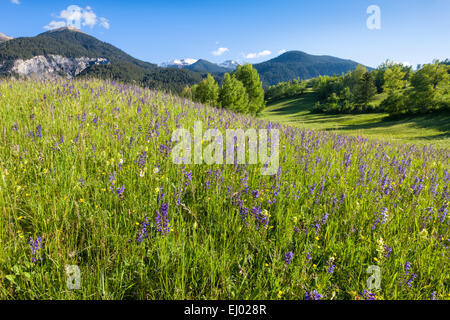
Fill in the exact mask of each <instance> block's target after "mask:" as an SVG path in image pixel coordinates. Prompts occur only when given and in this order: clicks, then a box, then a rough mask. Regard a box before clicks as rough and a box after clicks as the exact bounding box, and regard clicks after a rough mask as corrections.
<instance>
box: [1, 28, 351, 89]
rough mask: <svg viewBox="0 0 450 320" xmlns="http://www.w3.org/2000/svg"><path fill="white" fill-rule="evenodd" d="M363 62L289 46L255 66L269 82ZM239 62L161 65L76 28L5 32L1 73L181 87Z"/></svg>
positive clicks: (229, 69)
mask: <svg viewBox="0 0 450 320" xmlns="http://www.w3.org/2000/svg"><path fill="white" fill-rule="evenodd" d="M357 65H358V63H357V62H354V61H351V60H344V59H339V58H336V57H331V56H314V55H309V54H307V53H304V52H301V51H289V52H286V53H284V54H282V55H280V56H278V57H276V58H274V59H271V60H269V61H266V62H262V63H258V64H254V67H255V68H256V69H257V70H258V72H259V74H260V77H261V80H262V81H263V84H264V85H266V86H267V85H273V84H276V83H278V82H280V81H288V80H292V79H296V78H300V79H308V78H313V77H316V76H319V75H333V74H341V73H343V72H348V71H350V70H353V69H355V68H356V66H357ZM237 66H238V63H237V62H236V61H233V60H228V61H225V62H223V63H221V64H215V63H212V62H209V61H207V60H204V59H180V60H173V61H171V62H167V63H162V64H160V65H156V64H152V63H149V62H144V61H141V60H139V59H136V58H134V57H132V56H130V55H129V54H127V53H125V52H124V51H122V50H120V49H118V48H116V47H114V46H113V45H111V44H108V43H106V42H102V41H100V40H98V39H96V38H95V37H92V36H90V35H88V34H86V33H84V32H82V31H80V30H78V29H76V28H74V27H64V28H59V29H55V30H51V31H47V32H44V33H41V34H39V35H37V36H35V37H19V38H15V39H12V38H11V37H7V36H5V35H4V34H1V33H0V76H11V75H12V76H18V77H36V78H38V79H53V78H60V77H62V78H75V77H98V78H104V79H113V80H117V81H124V82H129V83H136V84H139V85H142V86H146V87H150V88H154V89H164V90H166V91H175V92H180V91H181V90H182V89H183V88H184V87H185V86H191V85H193V84H196V83H198V82H200V81H201V79H202V78H204V77H205V76H206V74H208V73H211V74H213V75H214V77H215V78H216V79H217V80H218V81H219V82H220V81H221V79H222V78H223V75H224V74H225V73H226V72H233V71H234V70H235V69H236V68H237Z"/></svg>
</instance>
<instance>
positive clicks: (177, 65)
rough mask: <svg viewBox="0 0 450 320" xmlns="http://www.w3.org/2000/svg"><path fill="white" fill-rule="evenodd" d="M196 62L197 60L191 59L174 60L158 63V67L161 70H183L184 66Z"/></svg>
mask: <svg viewBox="0 0 450 320" xmlns="http://www.w3.org/2000/svg"><path fill="white" fill-rule="evenodd" d="M197 61H198V59H191V58H186V59H175V60H172V61H168V62H163V63H160V64H159V66H160V67H163V68H183V67H186V66H190V65H192V64H194V63H196V62H197Z"/></svg>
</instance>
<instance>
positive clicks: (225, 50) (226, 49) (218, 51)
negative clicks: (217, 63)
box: [212, 48, 230, 56]
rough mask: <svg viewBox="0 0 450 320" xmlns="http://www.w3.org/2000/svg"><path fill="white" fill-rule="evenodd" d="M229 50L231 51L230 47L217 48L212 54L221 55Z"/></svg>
mask: <svg viewBox="0 0 450 320" xmlns="http://www.w3.org/2000/svg"><path fill="white" fill-rule="evenodd" d="M228 51H230V49H228V48H219V49H217V50H216V51H213V52H212V54H213V55H214V56H221V55H223V54H224V53H225V52H228Z"/></svg>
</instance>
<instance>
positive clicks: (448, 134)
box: [268, 92, 450, 139]
mask: <svg viewBox="0 0 450 320" xmlns="http://www.w3.org/2000/svg"><path fill="white" fill-rule="evenodd" d="M316 101H317V94H316V93H315V92H306V93H304V94H303V95H302V96H300V97H297V98H294V99H292V98H288V99H283V100H279V101H273V102H271V103H269V105H268V107H269V108H270V107H273V108H274V109H271V110H270V111H269V112H270V114H273V115H277V116H291V119H292V120H296V121H302V122H304V123H309V124H326V123H330V124H331V123H334V124H335V125H336V128H334V127H333V128H321V130H327V131H329V130H347V131H348V130H355V131H357V130H368V129H377V128H381V129H383V128H389V127H392V126H401V125H412V126H413V127H416V128H418V129H421V128H422V129H434V130H437V131H440V132H442V134H439V135H436V136H429V137H423V139H447V138H450V112H444V113H439V114H428V115H418V116H406V117H403V118H392V117H390V116H389V115H387V114H380V113H372V114H363V115H361V114H358V115H351V114H336V115H329V114H320V113H311V110H312V108H313V107H314V104H315V103H316ZM364 115H365V116H367V118H363V119H361V118H359V119H358V118H357V117H358V116H359V117H361V116H364ZM371 115H373V118H371ZM383 115H384V116H383ZM352 118H354V119H355V122H358V123H348V124H345V123H342V122H344V121H346V120H348V122H352V120H353V119H352Z"/></svg>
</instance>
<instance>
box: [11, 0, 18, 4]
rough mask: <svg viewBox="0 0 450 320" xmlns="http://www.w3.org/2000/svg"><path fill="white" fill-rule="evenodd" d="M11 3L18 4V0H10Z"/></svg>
mask: <svg viewBox="0 0 450 320" xmlns="http://www.w3.org/2000/svg"><path fill="white" fill-rule="evenodd" d="M11 3H14V4H20V1H19V0H11Z"/></svg>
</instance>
